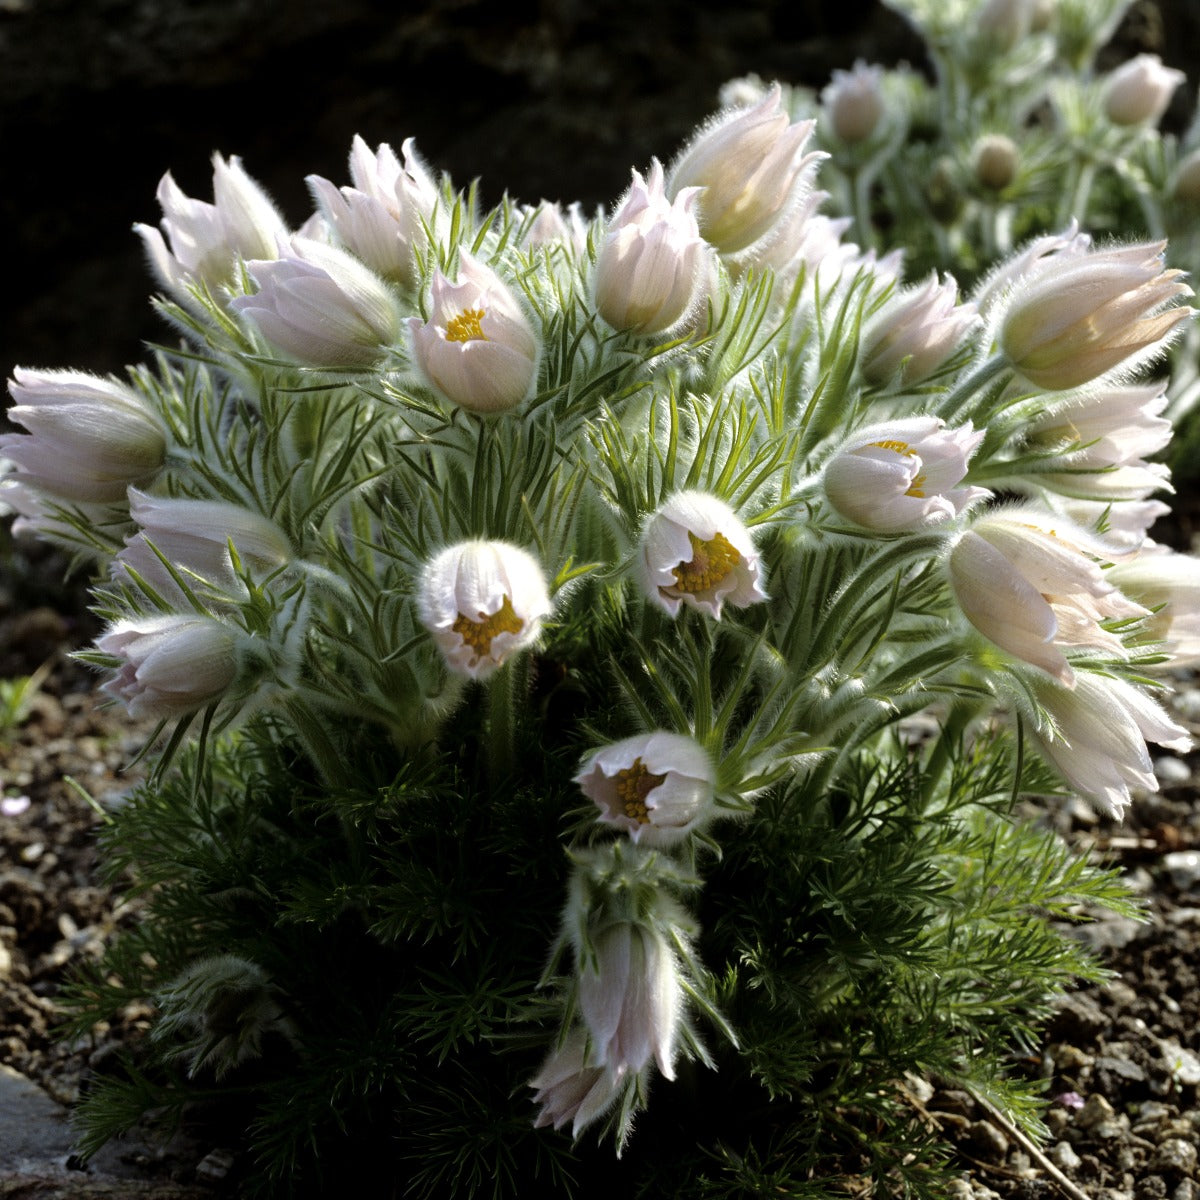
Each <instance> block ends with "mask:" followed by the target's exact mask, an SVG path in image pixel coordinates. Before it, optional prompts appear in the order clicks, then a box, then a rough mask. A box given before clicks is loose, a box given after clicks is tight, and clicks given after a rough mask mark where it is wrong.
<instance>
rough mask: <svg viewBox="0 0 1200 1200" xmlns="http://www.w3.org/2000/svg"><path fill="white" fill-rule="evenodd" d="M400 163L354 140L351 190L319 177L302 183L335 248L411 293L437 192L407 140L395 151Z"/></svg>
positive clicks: (384, 148)
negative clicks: (418, 249) (417, 251)
mask: <svg viewBox="0 0 1200 1200" xmlns="http://www.w3.org/2000/svg"><path fill="white" fill-rule="evenodd" d="M400 153H401V154H402V155H403V156H404V161H403V163H402V162H401V161H400V159H398V158H397V157H396V153H395V151H394V150H393V149H392V148H391V146H389V145H388V144H387V143H386V142H384V143H382V144H381V145H380V146H379V148H378V149H377V150H375V151H374V152H372V151H371V149H370V148H369V147H368V145H367V143H366V142H365V141H363V139H362V138H361V137H359V136H358V134H355V135H354V143H353V147H352V149H351V151H350V177H351V178H352V179H353V180H354V186H353V187H343V188H338V187H336V186H335V185H334V184H333V183H331V182H330V181H329V180H328V179H324V178H322V177H321V176H320V175H309V176H308V177H307V180H306V182H307V183H308V186H309V190H310V191H311V192H312V194H313V199H314V200H315V201H316V203H317V205H318V207H319V208H320V210H321V213H322V214H323V215H324V217H325V220H326V221H327V222H328V223H329V226H330V228H331V229H332V230H333V234H334V236H335V237H336V238H337V240H338V242H339V243H340V244H341V245H342V246H344V247H345V248H346V249H347V250H349V251H350V252H351V253H352V254H355V255H357V257H359V258H360V259H362V261H363V262H364V263H366V264H367V266H368V267H370V268H371V270H372V271H374V272H376V273H377V274H378V275H381V276H382V277H383V278H384V279H392V280H395V281H396V282H398V283H401V284H403V285H404V286H406V287H411V286H412V284H413V282H414V280H415V276H416V257H415V248H416V247H417V246H418V245H420V244H422V243H423V242H424V240H425V237H426V233H425V229H426V226H430V227H432V223H433V221H434V216H435V213H436V210H437V205H438V199H439V196H438V188H437V184H436V183H435V182H434V180H433V177H432V176H431V175H430V173H429V171H428V169H427V168H426V166H425V164H424V163H423V162H422V161H421V159H420V158H419V157H418V155H417V152H416V149H415V144H414V142H413V139H412V138H407V139H405V141H404V143H403V144H402V145H401V147H400Z"/></svg>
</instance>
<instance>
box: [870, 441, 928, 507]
mask: <svg viewBox="0 0 1200 1200" xmlns="http://www.w3.org/2000/svg"><path fill="white" fill-rule="evenodd" d="M871 445H872V446H878V447H879V448H880V450H891V451H892V452H893V453H895V454H903V455H904V456H905V457H906V458H915V457H916V454H917V452H916V451H915V450H914V449H913V448H912V447H911V446H910V445H909V444H908V443H907V442H898V441H895V440H894V439H892V438H888V439H887V440H886V441H882V442H872V443H871ZM924 487H925V476H924V475H918V476H917V477H916V479H914V480H913V481H912V487H910V488H909V489H908V491H906V492H905V493H904V494H905V495H906V496H912V497H914V499H917V500H924V499H925V492H924V491H923V490H922V489H923V488H924Z"/></svg>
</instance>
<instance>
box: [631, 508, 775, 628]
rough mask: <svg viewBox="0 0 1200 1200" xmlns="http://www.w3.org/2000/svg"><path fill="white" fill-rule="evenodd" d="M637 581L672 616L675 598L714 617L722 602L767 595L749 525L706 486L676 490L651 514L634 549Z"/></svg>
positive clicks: (739, 605) (675, 610)
mask: <svg viewBox="0 0 1200 1200" xmlns="http://www.w3.org/2000/svg"><path fill="white" fill-rule="evenodd" d="M638 581H639V583H640V584H641V586H642V589H643V591H644V592H645V594H646V596H647V597H648V598H649V599H650V600H652V601H653V602H654V603H656V604H658V605H659V606H661V607H662V608H664V609H665V610H666V611H667V612H668V613H670V615H671V616H673V617H674V616H677V615H678V613H679V606H680V605H681V604H687V605H689V606H690V607H691V608H694V609H697V610H698V611H700V612H704V613H707V614H708V615H709V616H710V617H716V618H718V619H719V618H720V616H721V608H722V606H723V605H724V604H725V603H726V602H728V603H730V604H732V605H734V607H736V608H742V607H744V606H745V605H748V604H757V603H758V602H759V601H760V600H765V599H766V598H767V593H766V592H765V591H764V590H763V568H762V563H761V562H760V561H759V557H758V551H757V550H756V549H755V548H754V542H753V541H752V539H751V537H750V531H749V530H748V529H747V528H746V526H745V525H743V524H742V522H741V520H740V518H739V517H738V516H737V514H736V513H735V512H734V511H733V509H732V508H730V507H729V505H727V504H726V503H725V502H724V501H723V500H718V499H717V497H716V496H712V495H710V494H709V493H707V492H691V491H689V492H676V493H675V494H674V495H673V496H671V497H669V498H668V499H667V500H666V501H664V503H663V504H662V505H660V506H659V508H658V510H657V511H656V512H654V513H653V514H652V515H651V517H650V519H649V520H648V521H647V522H646V527H645V529H644V530H643V531H642V538H641V543H640V546H639V550H638Z"/></svg>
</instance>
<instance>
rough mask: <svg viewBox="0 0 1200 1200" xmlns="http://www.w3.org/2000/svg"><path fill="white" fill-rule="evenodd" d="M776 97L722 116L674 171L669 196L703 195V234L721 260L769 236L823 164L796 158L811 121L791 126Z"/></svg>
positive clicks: (774, 90)
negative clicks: (687, 191)
mask: <svg viewBox="0 0 1200 1200" xmlns="http://www.w3.org/2000/svg"><path fill="white" fill-rule="evenodd" d="M781 95H782V93H781V91H780V88H779V85H778V84H775V85H773V86H772V87H771V90H770V91H769V92H768V93H767V95H765V96H764V97H763V98H762V100H761V101H759V103H757V104H756V105H754V106H753V107H752V108H742V109H732V110H730V111H728V112H726V113H724V114H723V115H722V116H720V117H718V118H717V119H716V121H715V122H714V123H713V124H711V125H709V126H708V127H707V128H705V129H702V130H701V131H700V133H699V134H698V135H697V137H696V138H695V139H694V140H693V142H692V143H691V145H690V146H688V147H687V148H686V149H685V150H684V151H683V153H682V154H681V155H680V157H679V158H678V159H677V160H676V162H675V164H674V165H673V166H672V168H671V174H670V178H669V180H668V183H667V195H668V196H670V197H672V198H673V199H674V198H677V197H678V196H679V195H680V193H681V192H683V191H684V189H685V188H694V187H700V188H704V192H703V194H702V196H701V198H700V208H699V216H698V219H699V223H700V232H701V233H702V234H703V235H704V237H705V239H706V240H707V241H708V242H710V243H711V244H712V245H713V246H715V247H716V248H717V249H718V250H719V251H720V252H721V253H722V254H736V253H738V252H739V251H741V250H745V249H746V247H747V246H750V245H752V244H753V243H754V242H757V241H758V240H759V239H760V238H762V237H764V236H766V235H767V234H769V233H771V232H772V231H773V230H774V228H775V226H776V224H777V223H778V221H779V220H780V218H781V217H782V216H783V215H784V213H785V212H786V211H787V209H788V208H789V207H790V206H791V204H792V203H794V202H798V201H799V199H800V198H801V193H802V192H803V191H804V189H805V187H806V184H807V181H808V178H809V175H810V174H811V169H812V168H815V166H816V164H817V162H819V161H820V159H821V158H823V157H825V156H824V155H822V154H819V153H814V154H806V155H802V154H801V151H802V150H803V149H804V144H805V143H806V142H807V141H808V139H809V137H811V136H812V131H813V128H814V122H812V121H799V122H796V123H794V124H793V123H792V122H791V121H790V120H789V118H788V115H787V113H786V112H785V111H784V110H783V107H782V105H781Z"/></svg>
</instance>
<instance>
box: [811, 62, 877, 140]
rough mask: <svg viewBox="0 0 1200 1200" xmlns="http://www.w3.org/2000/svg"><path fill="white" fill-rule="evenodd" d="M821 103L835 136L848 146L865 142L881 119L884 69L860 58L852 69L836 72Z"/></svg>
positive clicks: (823, 94)
mask: <svg viewBox="0 0 1200 1200" xmlns="http://www.w3.org/2000/svg"><path fill="white" fill-rule="evenodd" d="M821 102H822V104H824V106H825V111H826V113H827V114H828V116H829V124H830V126H831V128H832V129H833V132H834V134H835V136H836V137H838V138H839V139H840V140H841V141H843V142H845V143H846V144H847V145H851V146H853V145H857V144H858V143H859V142H865V141H867V140H868V138H870V137H871V136H872V135H873V134H874V133H875V131H876V130H877V129H878V128H879V124H880V122H881V121H882V120H883V114H884V100H883V68H882V67H878V66H868V65H867V64H866V63H865V62H864V61H863V60H862V59H861V58H860V59H859V60H858V61H857V62H856V63H855V64H854V67H853V69H852V70H849V71H837V70H835V71H834V72H833V81H832V82H831V83H829V84H828V85H827V86H826V87H825V90H824V91H823V92H822V93H821Z"/></svg>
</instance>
